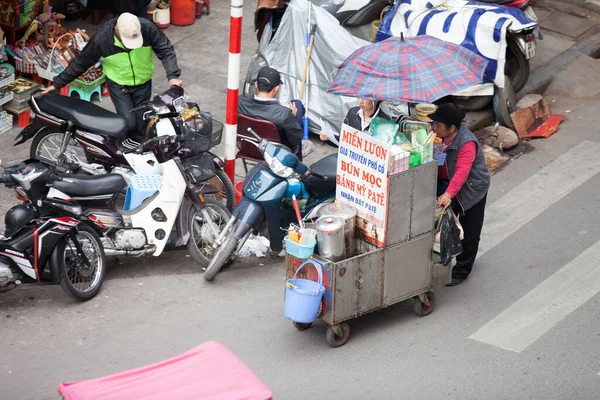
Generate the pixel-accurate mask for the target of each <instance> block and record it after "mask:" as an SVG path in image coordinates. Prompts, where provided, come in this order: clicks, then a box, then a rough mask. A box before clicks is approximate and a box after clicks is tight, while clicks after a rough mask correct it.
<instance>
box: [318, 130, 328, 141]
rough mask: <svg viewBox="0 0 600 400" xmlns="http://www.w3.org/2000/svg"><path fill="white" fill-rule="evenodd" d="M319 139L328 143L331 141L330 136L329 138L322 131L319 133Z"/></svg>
mask: <svg viewBox="0 0 600 400" xmlns="http://www.w3.org/2000/svg"><path fill="white" fill-rule="evenodd" d="M319 139H321V141H323V142H326V141H328V140H329V136H327V135H326V134H325V132H323V131H321V132H319Z"/></svg>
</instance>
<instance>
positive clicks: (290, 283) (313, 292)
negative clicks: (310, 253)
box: [283, 260, 325, 324]
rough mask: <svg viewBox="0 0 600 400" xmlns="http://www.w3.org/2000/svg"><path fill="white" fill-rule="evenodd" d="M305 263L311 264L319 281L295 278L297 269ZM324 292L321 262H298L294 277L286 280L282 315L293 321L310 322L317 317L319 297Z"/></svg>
mask: <svg viewBox="0 0 600 400" xmlns="http://www.w3.org/2000/svg"><path fill="white" fill-rule="evenodd" d="M305 265H312V266H313V267H315V269H316V270H317V273H318V274H319V281H318V282H315V281H311V280H308V279H299V278H297V275H298V271H300V270H301V269H302V268H303V267H304V266H305ZM323 293H325V286H323V270H322V269H321V264H319V263H318V262H316V261H314V260H307V261H305V262H303V263H302V264H300V266H299V267H298V269H297V270H296V273H295V274H294V277H293V278H291V279H288V280H287V281H286V286H285V302H284V307H283V308H284V315H285V317H286V318H287V319H289V320H292V321H294V322H301V323H306V324H311V323H313V322H315V320H316V319H317V313H318V312H319V306H320V305H321V299H322V298H323Z"/></svg>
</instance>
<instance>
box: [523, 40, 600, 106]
mask: <svg viewBox="0 0 600 400" xmlns="http://www.w3.org/2000/svg"><path fill="white" fill-rule="evenodd" d="M581 56H589V57H593V58H598V57H599V56H600V33H596V34H595V35H594V36H592V37H590V38H588V39H586V40H584V41H582V42H581V43H578V44H576V45H575V46H573V47H571V48H570V49H568V50H565V51H564V52H562V53H561V54H559V55H558V56H556V57H555V58H553V59H552V60H551V61H550V62H549V63H547V64H546V65H544V66H542V67H539V68H538V69H536V70H535V71H533V72H532V73H531V75H530V76H529V80H528V81H527V85H525V87H524V88H523V89H522V90H521V91H520V92H519V93H517V99H520V98H522V97H523V96H525V95H527V94H531V93H539V92H540V91H542V89H543V88H544V86H546V85H548V84H549V83H550V82H551V81H552V79H553V78H554V76H555V75H556V74H558V73H559V72H560V71H562V70H563V69H565V68H566V67H567V66H569V64H571V63H572V62H573V61H575V60H576V59H577V58H578V57H581Z"/></svg>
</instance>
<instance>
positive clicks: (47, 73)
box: [35, 33, 75, 81]
mask: <svg viewBox="0 0 600 400" xmlns="http://www.w3.org/2000/svg"><path fill="white" fill-rule="evenodd" d="M65 36H71V38H73V39H75V38H74V36H73V35H71V34H70V33H65V34H64V35H62V36H61V37H59V38H58V40H57V41H56V42H55V43H54V46H52V50H51V51H50V58H49V59H48V67H47V68H46V69H43V68H42V67H40V66H39V65H37V64H35V70H36V71H37V74H38V76H39V77H40V78H42V79H46V80H49V81H53V80H54V78H56V77H57V76H58V74H57V73H56V72H54V71H53V70H52V57H53V56H54V50H55V49H56V44H57V43H58V42H60V39H62V38H63V37H65Z"/></svg>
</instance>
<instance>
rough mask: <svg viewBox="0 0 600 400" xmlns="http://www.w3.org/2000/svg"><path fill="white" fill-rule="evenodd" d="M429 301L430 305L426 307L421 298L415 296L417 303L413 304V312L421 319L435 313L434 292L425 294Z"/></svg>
mask: <svg viewBox="0 0 600 400" xmlns="http://www.w3.org/2000/svg"><path fill="white" fill-rule="evenodd" d="M425 296H427V299H428V300H429V305H428V306H425V304H423V302H422V301H421V299H420V298H419V296H415V303H414V304H413V310H414V311H415V314H417V315H418V316H419V317H426V316H428V315H429V314H431V313H432V312H433V307H435V294H434V293H433V292H427V293H425Z"/></svg>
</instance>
